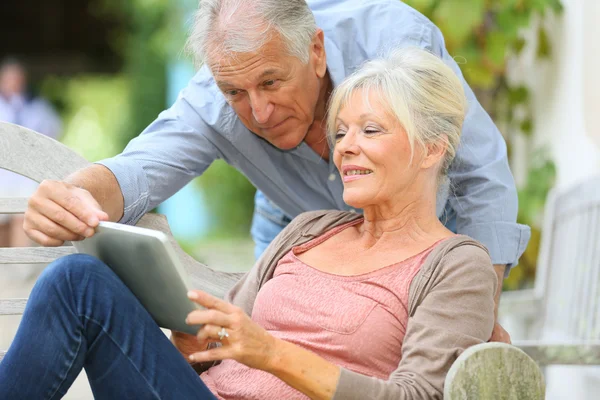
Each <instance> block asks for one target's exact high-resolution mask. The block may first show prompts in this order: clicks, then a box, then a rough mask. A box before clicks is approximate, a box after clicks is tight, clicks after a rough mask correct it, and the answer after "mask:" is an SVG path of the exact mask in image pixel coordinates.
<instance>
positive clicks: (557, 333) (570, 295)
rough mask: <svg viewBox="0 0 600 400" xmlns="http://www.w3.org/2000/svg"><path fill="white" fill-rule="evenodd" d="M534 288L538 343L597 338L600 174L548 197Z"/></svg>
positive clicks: (599, 336)
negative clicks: (540, 309) (539, 303)
mask: <svg viewBox="0 0 600 400" xmlns="http://www.w3.org/2000/svg"><path fill="white" fill-rule="evenodd" d="M535 287H536V289H535V290H536V291H537V294H538V296H540V297H541V298H542V299H543V304H544V315H543V317H542V318H543V321H542V332H541V336H542V339H546V340H598V339H600V176H595V177H592V178H590V179H588V180H586V181H585V182H582V183H580V184H578V185H576V186H574V187H571V188H568V189H567V190H554V191H552V192H551V194H550V195H549V197H548V204H547V207H546V219H545V222H544V227H543V231H542V248H541V250H540V260H539V263H538V271H537V277H536V284H535Z"/></svg>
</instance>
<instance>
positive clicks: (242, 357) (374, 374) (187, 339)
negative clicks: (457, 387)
mask: <svg viewBox="0 0 600 400" xmlns="http://www.w3.org/2000/svg"><path fill="white" fill-rule="evenodd" d="M465 107H466V101H465V96H464V94H463V89H462V87H461V84H460V81H459V80H458V79H457V77H456V75H455V74H454V73H453V72H452V71H451V69H450V68H449V67H447V66H446V65H445V64H444V63H443V62H442V61H441V60H439V59H438V58H436V57H435V56H433V55H431V54H429V53H426V52H424V51H422V50H417V49H405V50H400V51H397V52H394V53H393V54H392V55H391V56H389V57H387V58H385V59H382V60H377V61H371V62H369V63H367V64H366V65H365V66H364V67H363V68H362V69H361V70H359V71H358V72H356V73H355V74H354V75H353V76H351V77H349V78H348V79H347V80H346V81H344V82H343V83H342V84H341V85H340V86H339V87H338V88H337V89H336V90H335V92H334V94H333V97H332V101H331V104H330V114H329V118H328V128H329V131H330V135H331V140H332V143H333V145H334V152H333V160H334V162H335V165H336V166H337V168H338V169H339V171H340V174H341V176H342V178H343V181H344V200H345V201H346V203H348V204H349V205H351V206H352V207H355V208H361V209H363V210H364V214H363V215H362V216H361V215H359V214H353V213H345V212H339V211H331V212H329V211H319V212H311V213H307V214H303V215H300V216H299V217H297V218H296V219H295V220H294V221H293V222H292V223H291V224H290V225H289V226H288V227H287V228H286V229H285V230H284V231H283V232H282V233H281V234H280V235H279V236H278V237H277V239H276V240H275V241H274V242H273V243H272V244H271V245H270V247H269V248H268V250H267V251H266V253H265V254H264V255H263V256H262V258H261V259H260V260H259V261H258V263H257V264H256V265H255V267H254V268H253V269H252V270H251V271H250V272H249V273H248V274H247V275H246V276H245V277H244V278H243V279H242V280H241V281H240V282H239V283H238V284H237V285H236V286H235V287H234V288H233V289H232V291H231V292H230V293H229V295H228V296H227V299H226V301H223V300H220V299H217V298H214V297H212V296H210V295H208V294H206V293H203V292H200V291H193V292H190V293H189V297H190V299H192V300H193V301H196V302H197V303H199V304H201V305H202V306H204V307H206V308H205V309H203V310H198V311H194V312H192V313H191V314H190V315H189V316H188V319H187V322H188V323H189V324H192V325H194V324H204V325H203V327H202V328H201V329H200V330H199V331H198V334H197V337H195V336H189V335H185V334H181V333H174V335H173V337H172V340H173V343H174V344H175V346H173V345H172V344H171V343H170V342H169V341H168V339H167V338H166V337H165V336H164V335H163V334H162V333H161V330H160V329H159V328H158V327H157V326H156V324H155V323H154V322H153V321H152V319H151V317H150V316H149V314H148V313H147V312H146V311H145V310H144V309H143V307H142V306H141V305H140V304H139V303H138V302H137V301H136V299H135V298H134V297H133V295H132V294H131V293H130V292H129V291H128V290H127V288H126V287H125V286H124V285H123V283H121V282H120V281H119V280H118V278H116V276H115V275H114V274H113V273H112V272H111V270H110V269H109V268H108V267H107V266H105V265H103V264H102V263H101V262H99V261H98V260H96V259H93V258H91V257H89V256H82V255H75V256H70V257H67V258H63V259H61V260H59V261H57V262H56V263H54V264H53V265H52V266H50V267H49V268H48V269H47V270H46V271H45V273H44V275H43V276H42V277H41V278H40V279H39V281H38V282H37V284H36V287H35V288H34V290H33V293H32V296H31V298H30V300H29V302H28V305H27V309H26V311H25V314H24V317H23V322H22V323H21V326H20V327H19V331H18V333H17V337H16V339H15V342H14V344H13V346H12V347H11V348H10V350H9V352H8V353H7V356H6V359H5V360H4V361H3V362H2V364H0V397H1V398H11V399H12V398H17V397H23V398H59V397H61V396H62V395H64V393H65V392H66V390H67V388H68V387H69V385H70V384H71V383H72V382H73V380H74V379H75V377H76V375H77V374H78V373H79V371H80V370H81V368H84V367H85V369H86V372H87V375H88V378H89V379H90V383H91V386H92V389H93V391H94V394H95V395H96V396H97V397H99V398H109V397H116V398H177V399H181V398H186V399H187V398H195V399H205V398H206V399H214V398H215V397H216V398H219V399H227V400H229V399H263V400H264V399H305V398H312V399H332V398H333V399H360V400H363V399H367V398H368V399H416V398H441V397H442V391H443V382H444V378H445V374H446V372H447V371H448V369H449V367H450V365H451V364H452V362H453V361H454V360H455V359H456V358H457V357H458V355H459V354H460V353H461V352H462V351H463V350H465V349H466V348H467V347H469V346H472V345H474V344H477V343H481V342H484V341H487V340H488V339H489V337H490V335H491V332H492V328H493V324H494V291H495V288H496V283H497V282H496V280H497V278H496V275H495V273H494V270H493V267H492V264H491V261H490V258H489V256H488V254H487V252H486V250H485V248H484V247H482V246H481V245H480V244H478V243H477V242H475V241H473V240H472V239H470V238H468V237H465V236H459V235H455V234H453V233H452V232H450V231H448V230H447V229H446V228H445V227H444V226H443V225H442V224H441V223H440V221H439V220H438V218H437V217H436V214H435V199H436V191H437V188H438V184H439V182H440V181H441V180H443V179H444V175H445V172H446V169H447V167H448V165H449V164H450V162H451V161H452V158H453V157H454V154H455V149H456V147H457V146H458V143H459V136H460V132H461V126H462V123H463V119H464V115H465ZM73 259H76V261H77V263H74V262H73V261H72V260H73ZM76 264H77V266H78V267H79V268H75V267H74V265H76ZM82 266H83V267H82ZM60 309H66V310H68V312H66V313H65V312H64V311H62V312H61V311H59V310H60ZM57 337H59V338H60V339H57ZM176 347H177V348H178V349H179V352H178V351H177V349H176ZM181 354H183V355H184V356H185V358H184V357H182V356H181ZM186 359H188V360H189V362H190V363H191V364H192V366H193V367H197V368H195V369H196V370H197V369H198V368H201V367H205V368H206V367H208V369H207V370H205V371H204V372H203V373H202V374H201V375H200V378H199V377H198V374H197V372H196V371H195V369H194V368H192V366H190V364H188V363H187V362H186Z"/></svg>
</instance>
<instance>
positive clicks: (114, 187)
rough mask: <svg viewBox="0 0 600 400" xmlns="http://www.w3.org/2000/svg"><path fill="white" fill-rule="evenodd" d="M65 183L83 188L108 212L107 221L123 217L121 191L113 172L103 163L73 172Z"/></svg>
mask: <svg viewBox="0 0 600 400" xmlns="http://www.w3.org/2000/svg"><path fill="white" fill-rule="evenodd" d="M65 183H68V184H71V185H73V186H76V187H79V188H81V189H85V190H86V191H88V192H89V193H90V194H91V195H92V197H93V198H94V199H95V200H96V201H97V202H98V205H99V206H100V209H101V210H103V211H104V212H105V213H106V214H108V219H109V221H119V220H120V219H121V218H122V217H123V193H121V188H120V187H119V183H118V182H117V178H115V176H114V175H113V173H112V172H111V171H110V170H109V169H108V168H106V167H105V166H103V165H99V164H94V165H91V166H89V167H87V168H84V169H82V170H80V171H77V172H75V173H74V174H72V175H70V176H69V177H68V178H67V179H65Z"/></svg>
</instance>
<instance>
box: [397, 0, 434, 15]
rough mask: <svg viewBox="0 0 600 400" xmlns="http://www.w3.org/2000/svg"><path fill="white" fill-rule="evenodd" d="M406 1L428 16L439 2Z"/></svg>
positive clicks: (428, 0) (432, 0) (429, 0)
mask: <svg viewBox="0 0 600 400" xmlns="http://www.w3.org/2000/svg"><path fill="white" fill-rule="evenodd" d="M404 2H405V3H406V4H408V5H409V6H411V7H412V8H414V9H415V10H417V11H419V12H421V13H423V14H425V15H426V16H427V17H429V15H427V14H429V12H431V10H433V9H434V7H435V4H436V3H437V1H436V0H406V1H404Z"/></svg>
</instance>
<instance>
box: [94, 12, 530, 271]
mask: <svg viewBox="0 0 600 400" xmlns="http://www.w3.org/2000/svg"><path fill="white" fill-rule="evenodd" d="M308 4H309V6H310V8H311V9H312V11H313V13H314V15H315V18H316V21H317V25H318V26H319V27H320V28H321V29H323V31H324V33H325V50H326V54H327V67H328V70H329V73H330V75H331V77H332V79H333V82H334V84H335V85H338V84H339V83H340V82H341V81H342V80H343V79H344V78H345V77H346V76H348V75H349V74H351V73H352V72H354V71H355V70H356V69H358V68H359V67H360V66H361V65H362V64H363V63H364V62H365V61H366V60H369V59H372V58H376V57H378V56H381V55H382V54H384V53H385V52H386V51H387V50H389V49H391V48H393V47H396V46H418V47H421V48H425V49H428V50H430V51H432V52H434V53H435V54H437V55H438V56H440V57H441V58H443V59H444V60H445V61H446V62H447V63H448V65H450V66H451V67H452V68H453V69H454V71H455V72H456V74H457V75H459V76H461V78H462V74H461V72H460V69H459V67H458V66H457V64H456V63H455V62H454V60H453V59H452V57H451V56H450V55H449V54H448V52H447V51H446V49H445V45H444V38H443V36H442V34H441V32H440V31H439V30H438V28H437V27H436V26H435V25H433V24H432V23H431V22H430V21H429V20H428V19H427V18H425V17H424V16H423V15H421V14H419V13H418V12H417V11H415V10H414V9H412V8H410V7H409V6H407V5H405V4H404V3H402V2H401V1H399V0H342V1H340V0H312V1H310V0H309V1H308ZM456 23H460V21H456ZM463 82H464V80H463ZM464 86H465V90H466V94H467V97H468V100H469V111H468V115H467V117H466V121H465V124H464V129H463V134H462V143H461V145H460V147H459V149H458V152H457V156H456V159H455V161H454V162H453V164H452V166H451V168H450V171H449V178H450V179H449V180H450V187H451V190H449V188H448V186H445V187H442V188H440V192H439V194H438V207H437V211H438V215H439V216H442V214H444V213H446V214H447V211H448V210H451V212H452V213H455V214H456V218H455V219H456V230H457V232H458V233H462V234H465V235H469V236H471V237H473V238H475V239H476V240H478V241H480V242H481V243H483V244H484V245H486V246H487V248H488V249H489V251H490V253H491V256H492V261H493V262H494V263H496V264H509V265H514V264H515V263H516V261H517V260H518V258H519V256H520V255H521V254H522V252H523V251H524V250H525V246H526V245H527V242H528V240H529V235H530V231H529V228H528V227H526V226H523V225H519V224H517V223H516V217H517V192H516V188H515V183H514V180H513V177H512V174H511V172H510V170H509V167H508V162H507V157H506V145H505V142H504V140H503V138H502V136H501V135H500V132H499V131H498V129H497V128H496V126H495V125H494V123H493V122H492V120H491V119H490V117H489V116H488V115H487V113H486V112H485V111H484V110H483V108H482V107H481V105H480V104H479V102H478V101H477V100H476V98H475V96H474V94H473V92H472V91H471V89H470V88H469V86H468V85H467V84H466V83H464ZM217 159H223V160H225V161H226V162H227V163H229V164H230V165H232V166H234V167H235V168H237V169H238V170H240V171H241V172H242V173H244V174H245V175H246V177H248V179H249V180H250V181H251V182H252V183H253V184H254V185H255V186H256V187H257V188H258V189H259V190H261V191H262V192H263V193H264V194H265V195H266V196H267V197H268V198H269V199H270V200H271V201H272V202H273V203H274V204H276V205H277V206H278V207H280V208H281V209H282V210H283V211H284V212H285V213H286V214H287V215H289V216H291V217H294V216H296V215H298V214H300V213H302V212H304V211H309V210H318V209H339V210H350V207H349V206H348V205H346V204H345V203H344V201H343V199H342V191H343V184H342V181H341V179H340V176H339V174H338V171H337V170H336V168H335V166H334V164H333V162H327V161H325V160H324V159H322V158H321V157H319V156H318V155H317V154H316V153H315V152H314V151H313V150H312V149H310V148H309V147H308V145H306V143H304V142H303V143H302V144H300V145H299V146H298V147H297V148H295V149H292V150H287V151H284V150H280V149H277V148H275V147H274V146H272V145H271V144H269V143H268V142H266V141H265V140H263V139H261V138H259V137H258V136H256V135H254V134H253V133H251V132H250V131H249V130H248V129H247V128H246V127H244V125H243V124H242V122H241V121H240V120H239V119H238V118H237V116H236V114H235V113H234V111H233V109H232V108H231V107H230V106H229V105H228V104H227V102H226V100H225V98H224V96H223V95H222V93H221V92H220V91H219V89H218V88H217V86H216V84H215V81H214V79H213V77H212V75H211V73H210V71H209V70H208V68H207V67H206V66H204V67H202V68H201V69H200V71H199V72H198V73H197V74H196V75H195V76H194V78H192V80H191V81H190V82H189V84H188V86H187V87H186V88H185V89H183V90H182V91H181V93H180V94H179V97H178V99H177V101H176V102H175V103H174V104H173V106H172V107H171V108H169V109H168V110H166V111H164V112H162V113H161V114H160V115H159V116H158V118H157V119H156V120H155V121H154V122H153V123H152V124H151V125H150V126H149V127H148V128H146V130H144V132H143V133H142V134H141V135H140V136H138V137H137V138H135V139H133V140H132V141H131V142H130V143H129V145H128V146H127V148H126V149H125V150H124V151H123V153H122V154H120V155H118V156H116V157H114V158H111V159H108V160H104V161H102V162H101V164H103V165H105V166H106V167H108V168H109V169H110V170H111V171H112V172H113V173H114V175H115V176H116V178H117V180H118V182H119V184H120V186H121V190H122V191H123V196H124V199H125V214H124V216H123V219H122V221H121V222H124V223H135V222H136V221H137V220H138V219H139V218H140V217H141V216H142V215H143V214H144V213H146V212H147V211H148V210H151V209H152V208H154V207H156V206H157V205H158V204H159V203H161V202H162V201H164V200H165V199H167V198H168V197H170V196H171V195H172V194H174V193H175V192H177V191H178V190H179V189H181V188H182V187H183V186H184V185H186V184H187V183H188V182H189V181H190V180H191V179H193V178H194V177H197V176H198V175H200V174H202V173H203V172H204V170H206V168H208V166H209V165H210V164H211V163H212V162H213V161H214V160H217Z"/></svg>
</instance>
